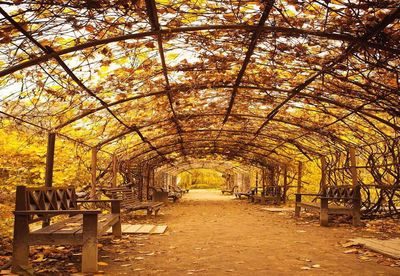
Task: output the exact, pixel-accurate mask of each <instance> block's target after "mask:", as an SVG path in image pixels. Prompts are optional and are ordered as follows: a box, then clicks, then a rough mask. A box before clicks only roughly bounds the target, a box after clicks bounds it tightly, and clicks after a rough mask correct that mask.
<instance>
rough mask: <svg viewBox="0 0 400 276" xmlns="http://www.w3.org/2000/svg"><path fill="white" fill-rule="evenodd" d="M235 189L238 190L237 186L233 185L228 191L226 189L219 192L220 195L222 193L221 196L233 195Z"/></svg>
mask: <svg viewBox="0 0 400 276" xmlns="http://www.w3.org/2000/svg"><path fill="white" fill-rule="evenodd" d="M237 189H238V186H237V185H235V186H233V187H232V189H230V190H227V189H225V190H221V193H222V194H223V195H224V194H228V195H233V194H234V193H235V191H236V190H237Z"/></svg>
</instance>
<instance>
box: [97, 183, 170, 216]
mask: <svg viewBox="0 0 400 276" xmlns="http://www.w3.org/2000/svg"><path fill="white" fill-rule="evenodd" d="M101 190H102V191H103V193H104V194H105V195H107V196H108V197H110V198H113V199H120V200H121V208H122V209H123V210H125V211H126V212H132V211H137V210H146V211H147V215H148V216H150V215H151V214H152V213H153V212H154V215H155V216H157V214H158V212H159V211H160V209H161V207H162V206H163V205H164V203H163V202H148V201H146V202H143V201H139V200H138V199H137V198H136V196H135V194H134V193H133V192H132V190H131V189H129V188H125V187H118V188H102V189H101Z"/></svg>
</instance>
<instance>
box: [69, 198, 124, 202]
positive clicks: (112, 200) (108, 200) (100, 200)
mask: <svg viewBox="0 0 400 276" xmlns="http://www.w3.org/2000/svg"><path fill="white" fill-rule="evenodd" d="M116 201H122V199H79V200H77V201H76V202H78V203H85V202H89V203H90V202H116Z"/></svg>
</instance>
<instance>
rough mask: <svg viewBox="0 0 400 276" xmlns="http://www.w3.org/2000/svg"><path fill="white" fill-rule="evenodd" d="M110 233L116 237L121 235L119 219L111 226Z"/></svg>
mask: <svg viewBox="0 0 400 276" xmlns="http://www.w3.org/2000/svg"><path fill="white" fill-rule="evenodd" d="M112 234H113V236H114V237H118V238H120V237H121V236H122V228H121V219H120V220H119V221H118V222H117V223H116V224H114V225H113V226H112Z"/></svg>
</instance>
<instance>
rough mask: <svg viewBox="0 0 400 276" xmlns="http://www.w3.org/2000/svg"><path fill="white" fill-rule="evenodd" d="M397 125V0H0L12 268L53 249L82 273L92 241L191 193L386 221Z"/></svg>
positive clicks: (5, 231)
mask: <svg viewBox="0 0 400 276" xmlns="http://www.w3.org/2000/svg"><path fill="white" fill-rule="evenodd" d="M399 120H400V4H399V1H398V0H385V1H378V0H263V1H247V0H245V1H236V0H232V1H217V0H211V1H206V0H190V1H184V0H128V1H122V0H114V1H106V0H96V1H95V0H84V1H77V0H68V1H67V0H58V1H47V0H38V1H19V0H14V1H11V0H10V1H0V138H1V139H0V154H1V155H2V158H1V159H0V201H1V202H0V209H2V210H4V212H3V213H0V216H1V217H0V220H1V221H2V224H1V225H0V237H3V236H4V237H11V235H13V238H12V239H11V238H8V239H9V240H10V244H11V240H12V244H13V246H12V249H11V252H8V254H9V259H10V260H9V262H8V264H9V265H8V267H7V268H9V267H10V266H11V268H10V269H11V270H12V271H13V272H18V271H21V269H22V270H23V269H24V267H29V266H30V262H29V256H31V257H32V252H30V251H29V248H30V246H33V245H56V246H57V245H64V244H65V243H66V244H68V245H74V246H75V245H78V246H81V248H82V250H81V255H82V256H81V267H80V270H81V271H82V272H85V273H86V272H88V273H95V272H97V271H99V267H98V262H97V260H98V259H99V249H98V246H97V244H98V238H100V237H101V236H102V235H103V234H107V231H108V234H110V231H111V234H112V235H113V237H117V238H118V239H119V238H121V235H122V234H125V232H126V231H125V230H126V229H127V228H124V227H125V226H124V225H125V224H130V225H133V224H135V223H134V222H135V221H136V220H138V221H139V222H140V221H141V219H142V218H141V219H137V217H135V216H133V214H136V211H138V213H139V214H140V212H141V211H144V212H147V213H146V214H147V216H146V219H148V221H145V222H146V223H144V222H143V221H142V222H143V223H142V224H143V225H150V224H149V223H151V222H153V224H157V222H159V221H161V222H163V223H164V222H165V221H163V219H164V218H165V219H168V218H171V217H172V218H173V217H174V212H175V213H179V212H181V211H180V210H185V208H188V206H191V205H190V202H192V200H194V199H193V198H192V197H193V195H192V194H191V193H190V191H192V190H197V189H201V190H202V191H204V190H208V191H211V192H210V193H213V192H214V193H215V190H218V195H216V194H214V196H215V198H217V199H220V200H221V202H222V203H215V204H214V203H213V204H214V205H213V204H209V205H210V207H209V208H211V209H210V210H214V209H212V208H214V207H215V206H219V207H218V208H220V209H221V212H223V211H224V208H227V210H229V212H239V211H237V210H236V211H232V209H230V207H229V206H232V205H229V204H236V205H235V208H242V207H243V204H244V203H245V201H243V200H240V199H246V200H248V201H249V202H251V203H256V204H257V203H260V204H262V205H265V204H272V205H274V207H276V208H291V210H292V211H293V215H292V217H290V218H288V219H287V221H292V220H293V221H301V220H302V219H304V218H300V217H301V214H302V210H306V211H315V212H316V213H317V214H318V215H317V216H318V224H319V225H321V226H332V225H334V221H335V219H336V218H337V217H344V221H346V222H347V224H348V225H352V227H360V228H362V227H363V226H364V227H365V225H366V224H367V221H369V220H371V221H374V220H377V219H387V218H390V219H395V220H396V223H397V220H398V219H399V217H400V202H399V201H400V188H399V187H400V135H399V134H400V125H399ZM188 193H189V194H188ZM185 197H186V199H185ZM194 197H195V196H194ZM233 198H235V201H233ZM230 199H232V200H230ZM217 201H218V200H217ZM171 202H173V203H171ZM210 202H211V201H210ZM203 203H204V202H203ZM185 204H186V205H185ZM201 204H202V203H199V205H198V206H200V207H199V208H201ZM204 204H205V203H204ZM218 204H222V205H218ZM223 204H227V205H223ZM256 204H253V205H246V206H251V207H245V208H257V207H255V206H257V205H256ZM179 208H182V209H179ZM193 208H194V207H193ZM163 210H165V211H163ZM254 210H257V212H258V211H260V210H259V209H254ZM159 211H160V212H161V213H160V216H158V215H159ZM12 212H14V214H13V213H12ZM164 212H165V213H167V215H164ZM169 212H171V213H169ZM229 212H228V213H229ZM153 214H154V215H156V216H155V217H151V216H150V215H153ZM182 214H183V215H185V213H184V212H183V213H182ZM242 215H243V214H242ZM342 215H344V216H342ZM53 217H57V218H60V217H61V218H63V219H52V218H53ZM159 217H160V218H159ZM194 217H196V219H202V217H201V213H200V214H196V216H194ZM176 219H178V217H176ZM228 219H229V218H228ZM277 221H278V220H277ZM147 222H148V223H147ZM171 223H172V225H173V224H174V223H175V222H174V221H172V222H171ZM288 223H290V222H288ZM37 224H40V225H42V227H41V228H40V229H33V228H34V227H33V225H37ZM13 225H14V227H13ZM199 225H200V226H199V227H202V226H203V225H202V224H199ZM279 225H281V224H279ZM155 226H157V225H155ZM276 227H279V226H276ZM349 227H350V226H349ZM177 228H179V225H178V226H177ZM109 229H112V230H109ZM164 230H165V229H164ZM124 231H125V232H124ZM182 231H183V230H182ZM221 231H222V230H221ZM271 231H272V230H271ZM317 231H324V230H317ZM325 231H328V229H326V230H325ZM232 233H233V232H232ZM111 234H110V235H111ZM118 239H117V240H118ZM4 240H6V239H4ZM288 244H289V243H288ZM1 252H2V251H1V250H0V253H1ZM29 254H31V255H29ZM11 255H12V256H11ZM399 256H400V255H399ZM1 257H2V256H1V254H0V267H1V268H2V267H3V266H2V263H1V262H2V260H3V259H2V258H1ZM399 258H400V257H399ZM42 259H43V258H42ZM7 260H8V259H7ZM38 263H39V262H38ZM6 264H7V263H6ZM6 264H5V266H6ZM34 266H38V264H35V265H34ZM35 269H37V267H36V268H35ZM37 270H38V269H37ZM189 272H192V271H189Z"/></svg>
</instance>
